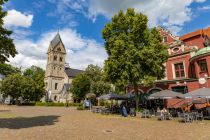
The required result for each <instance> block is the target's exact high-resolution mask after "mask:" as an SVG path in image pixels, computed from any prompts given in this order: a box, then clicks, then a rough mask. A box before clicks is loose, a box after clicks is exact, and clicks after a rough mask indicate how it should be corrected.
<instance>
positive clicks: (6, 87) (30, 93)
mask: <svg viewBox="0 0 210 140" xmlns="http://www.w3.org/2000/svg"><path fill="white" fill-rule="evenodd" d="M1 90H2V93H3V96H5V97H7V96H11V97H13V98H14V99H18V98H19V97H22V98H23V99H29V100H34V96H36V94H37V93H36V86H35V82H34V81H33V80H32V79H31V78H29V77H25V76H22V75H20V74H12V75H9V76H8V77H6V78H5V79H4V80H3V82H2V87H1Z"/></svg>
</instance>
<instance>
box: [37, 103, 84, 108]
mask: <svg viewBox="0 0 210 140" xmlns="http://www.w3.org/2000/svg"><path fill="white" fill-rule="evenodd" d="M35 106H66V103H54V102H48V103H45V102H36V103H35ZM68 106H75V107H76V106H82V103H68Z"/></svg>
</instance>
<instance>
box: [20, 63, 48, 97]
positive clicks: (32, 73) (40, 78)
mask: <svg viewBox="0 0 210 140" xmlns="http://www.w3.org/2000/svg"><path fill="white" fill-rule="evenodd" d="M23 75H24V76H26V77H28V78H31V79H32V80H33V81H34V82H35V86H36V87H35V90H36V94H35V95H34V96H33V99H34V100H39V99H40V98H41V97H42V96H43V95H44V92H45V89H44V76H45V71H44V70H43V69H42V68H40V67H37V66H34V65H33V66H31V67H30V68H28V69H26V70H25V71H24V73H23Z"/></svg>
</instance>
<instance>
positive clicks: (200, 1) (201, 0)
mask: <svg viewBox="0 0 210 140" xmlns="http://www.w3.org/2000/svg"><path fill="white" fill-rule="evenodd" d="M205 1H206V0H195V2H199V3H202V2H205Z"/></svg>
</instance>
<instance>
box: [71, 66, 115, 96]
mask: <svg viewBox="0 0 210 140" xmlns="http://www.w3.org/2000/svg"><path fill="white" fill-rule="evenodd" d="M103 75H104V74H103V71H102V68H100V67H99V66H97V65H92V64H90V65H88V67H87V68H86V70H85V72H84V73H82V74H80V75H77V76H76V78H75V79H73V81H72V90H71V91H72V93H73V94H74V95H75V96H74V97H75V98H78V97H77V96H79V98H80V99H83V98H84V96H85V95H86V94H87V93H89V92H91V93H94V94H95V95H96V96H99V95H102V94H107V93H108V92H109V91H110V89H111V86H110V84H109V83H107V82H105V81H104V80H103ZM80 87H82V89H80ZM84 87H85V88H84ZM87 87H88V88H87Z"/></svg>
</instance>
